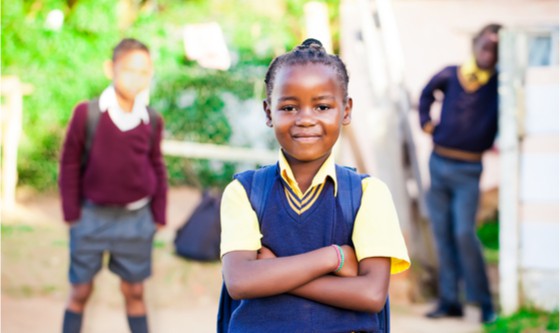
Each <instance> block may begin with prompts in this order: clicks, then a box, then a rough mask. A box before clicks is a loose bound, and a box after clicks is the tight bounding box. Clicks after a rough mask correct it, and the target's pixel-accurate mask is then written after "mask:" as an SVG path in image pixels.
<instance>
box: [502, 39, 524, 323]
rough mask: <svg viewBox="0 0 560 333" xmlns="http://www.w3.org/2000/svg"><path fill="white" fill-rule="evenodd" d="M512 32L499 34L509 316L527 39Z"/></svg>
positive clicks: (505, 307)
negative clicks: (523, 61) (520, 97)
mask: <svg viewBox="0 0 560 333" xmlns="http://www.w3.org/2000/svg"><path fill="white" fill-rule="evenodd" d="M521 37H522V35H521V34H518V33H515V31H512V30H508V31H502V32H501V33H500V77H499V80H500V89H499V92H500V117H499V126H500V136H499V145H500V170H501V177H500V203H499V205H500V261H499V271H500V305H501V307H502V312H503V314H505V315H509V314H512V313H514V312H515V311H517V309H518V308H519V283H520V279H519V270H518V267H519V245H518V244H519V214H518V206H519V135H520V133H519V125H518V124H519V117H520V116H519V111H520V109H521V103H520V101H519V97H518V96H520V95H519V94H520V93H522V89H523V87H522V85H523V83H522V80H523V72H522V71H523V69H522V67H523V66H522V65H521V64H520V63H519V60H520V59H518V56H519V55H521V54H523V53H527V45H526V40H525V39H524V38H521Z"/></svg>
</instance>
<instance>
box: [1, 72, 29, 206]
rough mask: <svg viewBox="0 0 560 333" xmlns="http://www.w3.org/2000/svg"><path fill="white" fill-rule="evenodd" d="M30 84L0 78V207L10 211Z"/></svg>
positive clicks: (13, 202)
mask: <svg viewBox="0 0 560 333" xmlns="http://www.w3.org/2000/svg"><path fill="white" fill-rule="evenodd" d="M31 90H32V88H31V86H29V85H27V84H24V83H22V82H21V81H20V80H19V78H18V77H15V76H6V77H3V78H2V86H1V90H0V92H1V95H2V97H3V99H4V100H3V101H2V105H1V108H0V123H1V125H2V126H0V134H1V135H0V146H1V147H2V163H1V164H0V168H1V171H0V173H1V174H2V184H1V191H2V207H1V209H3V210H4V211H10V210H12V209H13V208H14V207H15V202H16V185H17V151H18V144H19V138H20V136H21V116H22V109H23V95H27V94H29V93H30V92H31Z"/></svg>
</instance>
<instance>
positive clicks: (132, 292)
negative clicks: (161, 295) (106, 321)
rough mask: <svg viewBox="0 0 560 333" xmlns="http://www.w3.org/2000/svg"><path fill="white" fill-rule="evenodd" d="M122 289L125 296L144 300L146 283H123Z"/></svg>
mask: <svg viewBox="0 0 560 333" xmlns="http://www.w3.org/2000/svg"><path fill="white" fill-rule="evenodd" d="M121 291H122V293H123V295H124V297H125V298H127V299H133V300H142V299H143V298H144V285H143V284H142V283H128V282H124V281H123V282H122V283H121Z"/></svg>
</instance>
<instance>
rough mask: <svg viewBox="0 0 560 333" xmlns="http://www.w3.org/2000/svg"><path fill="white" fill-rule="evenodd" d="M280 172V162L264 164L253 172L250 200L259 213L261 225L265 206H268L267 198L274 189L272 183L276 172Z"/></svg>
mask: <svg viewBox="0 0 560 333" xmlns="http://www.w3.org/2000/svg"><path fill="white" fill-rule="evenodd" d="M277 173H278V164H272V165H267V166H264V167H262V168H260V169H258V170H256V171H255V172H254V174H253V180H252V182H251V189H250V193H249V202H251V206H252V207H253V210H254V211H255V213H257V218H258V220H259V225H260V224H261V221H262V218H263V215H264V208H265V206H266V199H267V198H268V194H269V193H270V190H271V189H272V185H273V184H274V181H275V180H276V177H275V176H276V174H277Z"/></svg>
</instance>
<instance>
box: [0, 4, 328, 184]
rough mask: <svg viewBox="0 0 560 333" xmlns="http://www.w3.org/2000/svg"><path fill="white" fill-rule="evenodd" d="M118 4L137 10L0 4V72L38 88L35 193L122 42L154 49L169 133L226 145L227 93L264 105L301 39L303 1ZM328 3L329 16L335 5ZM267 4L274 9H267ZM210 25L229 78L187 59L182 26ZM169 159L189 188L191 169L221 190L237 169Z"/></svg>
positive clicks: (24, 172) (21, 165)
mask: <svg viewBox="0 0 560 333" xmlns="http://www.w3.org/2000/svg"><path fill="white" fill-rule="evenodd" d="M120 2H122V3H130V4H132V5H134V6H136V7H135V8H132V9H131V10H130V12H127V14H128V15H122V13H117V9H118V8H117V5H118V3H119V1H114V0H76V1H64V0H43V1H38V0H36V1H31V0H9V1H8V0H2V16H1V19H2V22H1V27H2V45H1V46H2V59H1V64H2V75H17V76H19V77H20V79H21V80H22V81H23V82H26V83H30V84H31V85H33V87H34V91H33V93H32V94H31V95H29V96H26V97H25V98H24V115H23V137H22V139H21V142H20V150H19V159H18V172H19V182H20V184H25V185H30V186H32V187H34V188H36V189H39V190H42V189H48V188H52V187H54V186H55V184H56V179H57V169H58V156H59V154H60V147H61V144H62V142H61V141H62V139H63V137H64V133H65V127H66V124H67V122H68V120H69V118H70V116H71V112H72V109H73V107H74V106H75V105H76V104H77V103H78V102H80V101H82V100H86V99H90V98H92V97H94V96H97V95H99V94H100V93H101V91H102V90H103V89H104V88H105V87H106V86H107V85H108V84H109V81H108V80H107V79H106V78H105V77H104V75H103V72H102V70H101V69H102V65H103V62H104V61H105V60H106V59H108V58H109V57H110V54H111V50H112V47H113V46H114V45H115V44H116V43H117V42H118V40H120V39H121V38H122V37H129V36H130V37H136V38H138V39H140V40H142V41H144V42H146V43H147V44H148V45H149V46H150V48H151V50H152V55H153V58H154V62H155V67H156V76H155V79H154V85H153V86H154V87H153V94H152V105H153V106H154V107H155V108H156V109H157V110H158V111H159V112H161V113H162V114H163V116H164V119H165V120H166V133H165V136H166V137H167V138H172V139H179V140H192V141H196V142H203V143H216V144H226V143H228V140H229V138H230V136H231V126H230V124H228V121H227V119H226V117H225V116H224V113H223V108H224V101H223V100H222V95H223V93H224V92H228V93H230V94H233V95H235V96H236V97H237V98H238V99H240V100H246V99H251V98H257V99H261V98H262V97H263V96H262V89H260V88H261V86H262V80H263V79H264V75H263V73H264V71H265V70H266V67H267V66H268V64H269V62H270V60H271V59H272V58H273V57H274V56H275V55H277V54H278V53H280V52H284V51H285V50H286V49H290V48H292V47H293V46H294V45H295V44H296V43H297V42H299V41H300V39H301V35H302V33H301V30H300V27H302V26H303V24H302V23H303V18H302V16H301V15H302V13H303V9H302V8H303V7H302V6H303V3H304V1H298V0H286V1H279V0H278V1H267V2H266V3H265V2H261V1H243V0H235V1H220V0H209V1H201V0H190V1H182V0H169V1H165V2H152V1H140V2H138V1H136V2H134V1H125V0H120ZM327 3H328V4H329V6H330V7H331V13H332V14H333V15H335V14H334V13H335V11H334V9H335V8H337V6H338V1H327ZM146 4H151V5H150V6H148V5H146ZM270 6H275V10H267V8H268V7H270ZM53 9H60V10H62V11H63V12H64V14H65V21H64V25H63V27H62V28H61V29H60V30H59V31H51V30H49V29H47V28H46V27H45V19H46V17H47V15H48V13H49V12H50V11H51V10H53ZM241 18H242V19H241ZM208 21H216V22H219V23H220V25H221V26H222V29H223V31H224V34H225V37H226V41H227V43H228V47H229V49H230V52H231V53H232V57H233V59H234V66H233V67H232V68H231V69H230V70H228V71H215V70H207V69H203V68H201V67H200V66H198V65H197V64H196V63H194V62H192V61H188V60H186V58H185V55H184V50H183V41H182V34H181V31H182V27H183V26H184V24H187V23H200V22H208ZM335 31H336V29H335ZM335 35H336V34H335ZM259 85H261V86H259ZM189 99H191V100H192V101H189ZM166 160H167V162H168V170H169V174H170V178H171V179H170V180H171V182H172V183H173V184H178V183H185V182H188V181H189V180H188V179H187V178H188V177H187V176H186V175H185V165H187V164H188V165H189V167H190V169H191V170H193V171H194V172H195V175H194V176H195V177H197V178H199V179H200V183H202V185H204V186H222V185H223V184H225V183H226V182H227V181H229V179H231V173H232V172H234V170H235V166H234V165H233V164H231V163H220V162H215V161H181V160H180V159H178V158H171V157H169V158H166Z"/></svg>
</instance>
